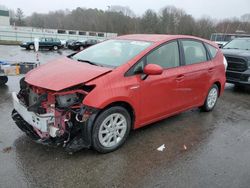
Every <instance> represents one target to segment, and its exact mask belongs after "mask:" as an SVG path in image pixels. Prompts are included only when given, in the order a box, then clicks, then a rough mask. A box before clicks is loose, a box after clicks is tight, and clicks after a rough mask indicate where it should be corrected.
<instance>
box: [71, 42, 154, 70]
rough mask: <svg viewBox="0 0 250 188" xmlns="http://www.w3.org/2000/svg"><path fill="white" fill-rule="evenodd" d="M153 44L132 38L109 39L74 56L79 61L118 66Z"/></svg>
mask: <svg viewBox="0 0 250 188" xmlns="http://www.w3.org/2000/svg"><path fill="white" fill-rule="evenodd" d="M150 45H151V43H150V42H144V41H131V40H107V41H105V42H102V43H99V44H96V45H94V46H92V47H90V48H87V49H85V50H83V51H82V52H80V53H77V54H76V55H74V56H72V59H74V60H78V61H82V62H84V61H87V62H92V63H94V64H96V65H102V66H108V67H118V66H120V65H123V64H124V63H126V62H128V61H129V60H130V59H132V58H133V57H135V56H136V55H138V54H139V53H140V52H142V51H143V50H145V49H146V48H147V47H149V46H150Z"/></svg>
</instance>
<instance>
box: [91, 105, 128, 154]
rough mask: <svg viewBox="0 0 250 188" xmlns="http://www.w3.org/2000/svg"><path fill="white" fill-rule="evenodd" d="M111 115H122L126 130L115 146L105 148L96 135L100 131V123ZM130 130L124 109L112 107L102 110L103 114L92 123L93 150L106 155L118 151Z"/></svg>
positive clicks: (126, 112)
mask: <svg viewBox="0 0 250 188" xmlns="http://www.w3.org/2000/svg"><path fill="white" fill-rule="evenodd" d="M113 113H121V114H122V115H124V117H125V118H126V121H127V130H126V133H125V135H124V137H123V139H122V140H121V141H120V142H119V143H118V144H117V145H116V146H114V147H105V146H103V145H102V144H101V143H100V141H99V138H98V133H99V129H100V126H101V124H102V122H103V121H104V120H105V118H106V117H108V116H109V115H110V114H113ZM130 129H131V117H130V115H129V113H128V111H127V110H126V109H125V108H123V107H120V106H114V107H111V108H108V109H106V110H104V111H103V112H101V113H100V114H99V116H98V117H97V119H96V121H95V123H94V127H93V131H92V143H93V148H94V149H95V150H96V151H98V152H100V153H108V152H112V151H114V150H116V149H118V148H119V147H121V146H122V145H123V144H124V142H125V141H126V139H127V137H128V135H129V132H130Z"/></svg>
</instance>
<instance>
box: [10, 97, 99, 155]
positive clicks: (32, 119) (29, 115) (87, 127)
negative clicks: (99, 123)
mask: <svg viewBox="0 0 250 188" xmlns="http://www.w3.org/2000/svg"><path fill="white" fill-rule="evenodd" d="M12 97H13V104H14V110H13V111H12V119H13V120H14V121H15V123H16V125H17V126H18V127H19V128H20V129H21V130H22V131H23V132H25V133H26V134H27V135H28V136H29V137H30V138H31V139H32V140H34V141H35V142H36V143H39V144H43V145H48V146H59V145H63V147H64V148H65V150H66V151H67V152H76V151H79V150H81V149H83V148H90V147H91V145H92V128H93V125H94V121H95V118H96V116H97V114H98V113H99V110H98V109H95V110H94V111H93V113H92V115H91V116H89V118H88V119H87V120H86V121H84V122H82V123H79V122H75V125H74V126H75V127H78V128H79V127H80V130H79V131H77V132H75V131H74V130H71V132H68V133H67V134H65V135H62V136H60V137H56V135H55V132H53V131H51V130H50V129H51V126H50V124H52V123H54V116H53V114H46V115H43V118H41V116H40V115H39V116H37V115H36V114H35V113H33V112H29V111H27V109H26V107H25V106H24V105H22V104H21V102H20V101H19V99H18V98H17V95H16V93H12ZM37 130H39V131H37ZM52 130H53V129H52ZM40 131H45V133H47V134H48V135H49V137H48V138H46V139H43V138H42V137H41V135H40V134H39V132H40ZM51 135H52V136H51Z"/></svg>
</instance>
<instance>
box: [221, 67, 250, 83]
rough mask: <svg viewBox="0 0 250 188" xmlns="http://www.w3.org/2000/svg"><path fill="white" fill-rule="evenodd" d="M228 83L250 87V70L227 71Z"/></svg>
mask: <svg viewBox="0 0 250 188" xmlns="http://www.w3.org/2000/svg"><path fill="white" fill-rule="evenodd" d="M226 77H227V82H228V83H232V84H240V85H250V69H248V70H246V71H244V72H236V71H229V70H227V71H226Z"/></svg>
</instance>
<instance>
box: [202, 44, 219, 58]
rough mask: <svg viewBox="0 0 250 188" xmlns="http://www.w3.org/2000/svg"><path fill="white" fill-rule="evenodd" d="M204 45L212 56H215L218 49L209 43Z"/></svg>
mask: <svg viewBox="0 0 250 188" xmlns="http://www.w3.org/2000/svg"><path fill="white" fill-rule="evenodd" d="M205 45H206V47H207V49H208V50H209V52H210V54H211V56H212V58H215V56H216V54H217V52H218V49H217V48H215V47H213V46H212V45H210V44H205Z"/></svg>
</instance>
